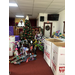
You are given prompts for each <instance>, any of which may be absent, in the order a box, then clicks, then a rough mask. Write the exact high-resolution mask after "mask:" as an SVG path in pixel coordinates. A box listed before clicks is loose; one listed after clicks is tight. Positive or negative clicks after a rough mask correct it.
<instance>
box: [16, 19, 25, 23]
mask: <svg viewBox="0 0 75 75" xmlns="http://www.w3.org/2000/svg"><path fill="white" fill-rule="evenodd" d="M21 19H22V20H23V22H25V18H15V23H16V22H20V20H21Z"/></svg>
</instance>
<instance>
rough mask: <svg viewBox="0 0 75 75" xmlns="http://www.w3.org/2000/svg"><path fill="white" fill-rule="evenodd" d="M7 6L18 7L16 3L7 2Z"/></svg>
mask: <svg viewBox="0 0 75 75" xmlns="http://www.w3.org/2000/svg"><path fill="white" fill-rule="evenodd" d="M9 6H12V7H18V5H17V4H16V3H9Z"/></svg>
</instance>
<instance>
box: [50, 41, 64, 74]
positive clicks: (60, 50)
mask: <svg viewBox="0 0 75 75" xmlns="http://www.w3.org/2000/svg"><path fill="white" fill-rule="evenodd" d="M52 57H53V60H51V63H52V68H51V69H52V72H53V74H54V75H65V43H64V42H56V43H52Z"/></svg>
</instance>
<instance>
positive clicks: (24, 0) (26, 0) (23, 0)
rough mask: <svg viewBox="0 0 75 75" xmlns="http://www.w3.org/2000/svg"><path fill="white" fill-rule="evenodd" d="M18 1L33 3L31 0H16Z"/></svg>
mask: <svg viewBox="0 0 75 75" xmlns="http://www.w3.org/2000/svg"><path fill="white" fill-rule="evenodd" d="M17 2H18V3H26V4H27V3H31V4H32V3H33V0H17Z"/></svg>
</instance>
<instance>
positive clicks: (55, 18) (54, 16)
mask: <svg viewBox="0 0 75 75" xmlns="http://www.w3.org/2000/svg"><path fill="white" fill-rule="evenodd" d="M58 19H59V14H48V15H47V20H48V21H58Z"/></svg>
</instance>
